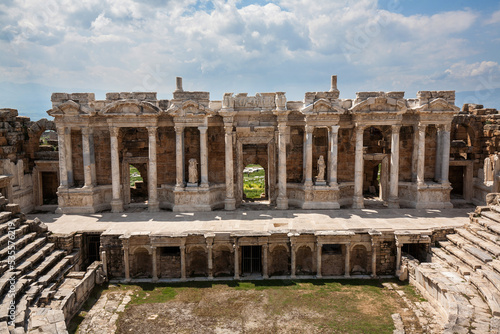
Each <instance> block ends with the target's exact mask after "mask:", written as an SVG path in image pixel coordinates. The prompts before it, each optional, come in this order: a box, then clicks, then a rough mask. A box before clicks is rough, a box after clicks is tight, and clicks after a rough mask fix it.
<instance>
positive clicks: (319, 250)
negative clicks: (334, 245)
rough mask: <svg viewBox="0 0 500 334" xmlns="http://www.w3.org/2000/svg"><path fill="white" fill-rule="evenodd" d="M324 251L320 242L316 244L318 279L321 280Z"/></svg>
mask: <svg viewBox="0 0 500 334" xmlns="http://www.w3.org/2000/svg"><path fill="white" fill-rule="evenodd" d="M322 250H323V244H322V243H321V242H319V241H317V242H316V277H317V278H321V277H322V276H323V275H322V274H321V271H322V270H321V269H322V268H321V265H322V263H321V253H322Z"/></svg>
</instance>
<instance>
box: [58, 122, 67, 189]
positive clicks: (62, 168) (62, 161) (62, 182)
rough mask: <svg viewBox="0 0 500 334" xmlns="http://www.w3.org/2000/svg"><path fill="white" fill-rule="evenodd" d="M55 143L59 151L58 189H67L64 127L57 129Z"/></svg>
mask: <svg viewBox="0 0 500 334" xmlns="http://www.w3.org/2000/svg"><path fill="white" fill-rule="evenodd" d="M57 142H58V149H59V187H60V188H68V169H67V166H66V136H65V135H64V127H63V126H58V127H57Z"/></svg>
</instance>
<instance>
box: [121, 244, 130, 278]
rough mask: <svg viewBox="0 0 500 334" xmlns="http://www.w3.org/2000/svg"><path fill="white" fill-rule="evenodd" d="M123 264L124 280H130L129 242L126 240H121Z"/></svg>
mask: <svg viewBox="0 0 500 334" xmlns="http://www.w3.org/2000/svg"><path fill="white" fill-rule="evenodd" d="M122 242H123V265H124V267H125V281H126V282H129V281H130V260H129V244H128V240H126V239H124V240H123V241H122Z"/></svg>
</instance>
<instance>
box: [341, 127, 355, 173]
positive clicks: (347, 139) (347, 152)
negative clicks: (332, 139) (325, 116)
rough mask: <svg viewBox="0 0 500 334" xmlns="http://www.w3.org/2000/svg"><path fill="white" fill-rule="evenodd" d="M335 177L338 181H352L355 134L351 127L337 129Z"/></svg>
mask: <svg viewBox="0 0 500 334" xmlns="http://www.w3.org/2000/svg"><path fill="white" fill-rule="evenodd" d="M338 150H339V152H338V167H337V169H338V170H337V178H338V181H339V182H353V181H354V158H355V152H356V136H355V134H354V130H353V129H340V130H339V145H338Z"/></svg>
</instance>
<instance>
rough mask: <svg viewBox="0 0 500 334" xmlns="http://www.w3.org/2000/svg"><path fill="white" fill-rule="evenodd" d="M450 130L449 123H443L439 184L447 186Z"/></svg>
mask: <svg viewBox="0 0 500 334" xmlns="http://www.w3.org/2000/svg"><path fill="white" fill-rule="evenodd" d="M450 130H451V125H450V124H446V125H443V134H442V138H441V146H442V149H441V152H442V162H441V184H443V185H445V186H449V183H450V182H449V181H448V174H449V172H450Z"/></svg>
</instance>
